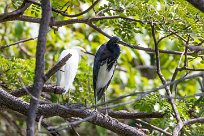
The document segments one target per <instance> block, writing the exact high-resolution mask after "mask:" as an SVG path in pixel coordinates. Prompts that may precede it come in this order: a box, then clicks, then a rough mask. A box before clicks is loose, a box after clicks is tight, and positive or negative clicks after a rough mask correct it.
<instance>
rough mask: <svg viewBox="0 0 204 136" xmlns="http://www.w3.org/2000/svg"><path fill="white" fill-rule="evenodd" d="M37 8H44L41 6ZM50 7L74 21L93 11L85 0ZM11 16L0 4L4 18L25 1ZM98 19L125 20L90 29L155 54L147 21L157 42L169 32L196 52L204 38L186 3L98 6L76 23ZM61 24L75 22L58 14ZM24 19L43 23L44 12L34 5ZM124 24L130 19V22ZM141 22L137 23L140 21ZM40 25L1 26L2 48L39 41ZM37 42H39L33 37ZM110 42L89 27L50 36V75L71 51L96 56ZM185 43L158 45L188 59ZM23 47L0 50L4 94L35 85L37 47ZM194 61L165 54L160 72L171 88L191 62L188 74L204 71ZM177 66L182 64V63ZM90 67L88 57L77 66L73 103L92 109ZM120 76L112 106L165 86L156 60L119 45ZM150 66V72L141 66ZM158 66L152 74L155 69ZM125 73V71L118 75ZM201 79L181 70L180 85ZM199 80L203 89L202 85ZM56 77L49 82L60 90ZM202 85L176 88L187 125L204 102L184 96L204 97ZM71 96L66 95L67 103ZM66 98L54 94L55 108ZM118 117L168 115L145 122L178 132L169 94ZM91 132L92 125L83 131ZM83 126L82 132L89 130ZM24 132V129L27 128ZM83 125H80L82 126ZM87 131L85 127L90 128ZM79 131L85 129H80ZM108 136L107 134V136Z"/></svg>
mask: <svg viewBox="0 0 204 136" xmlns="http://www.w3.org/2000/svg"><path fill="white" fill-rule="evenodd" d="M37 2H39V1H37ZM51 2H52V7H53V8H55V9H57V10H61V11H63V12H64V13H67V14H69V15H70V14H71V15H74V14H77V13H80V12H82V11H84V10H85V9H87V7H89V6H91V4H92V1H91V0H88V1H85V0H71V1H68V2H67V0H61V1H59V0H52V1H51ZM7 4H8V9H5V5H6V1H5V0H3V1H1V2H0V12H1V13H4V12H5V10H7V12H8V11H13V10H15V9H17V8H19V7H20V5H21V4H22V0H16V1H14V0H12V1H9V2H8V3H7ZM97 13H100V14H99V15H101V16H120V17H121V18H117V19H116V18H114V19H108V20H99V21H95V22H93V23H94V24H95V25H96V26H97V27H99V28H101V29H102V30H104V31H105V32H106V33H107V34H109V35H117V36H119V37H121V39H122V40H123V41H125V42H127V43H129V44H134V45H139V46H141V47H145V48H152V49H154V48H155V45H154V40H153V37H152V30H151V26H150V25H149V23H150V22H154V23H155V24H156V27H155V29H156V35H155V36H156V39H157V40H159V39H160V38H162V37H164V36H167V35H168V34H171V33H172V32H174V33H176V34H178V35H180V36H181V37H183V38H185V39H188V37H189V42H188V44H189V45H197V44H199V43H201V42H202V41H203V39H204V27H203V24H204V14H203V13H202V12H200V11H198V10H197V9H196V8H194V7H193V6H192V5H190V4H189V3H188V2H186V1H183V0H176V1H171V0H120V1H118V0H107V1H101V2H100V3H99V4H97V5H96V6H95V7H94V10H93V9H92V10H90V11H89V12H87V13H85V14H83V15H81V16H78V17H76V18H78V19H80V18H92V17H95V16H96V14H97ZM52 14H53V17H54V18H55V19H56V20H60V21H62V20H68V19H71V17H65V16H62V15H61V14H59V13H56V12H53V13H52ZM24 15H26V16H30V17H35V18H40V17H41V7H40V6H38V5H35V4H32V5H31V6H30V7H29V8H28V9H27V10H26V11H25V12H24ZM125 18H130V19H132V20H133V21H131V20H129V19H125ZM138 20H139V21H138ZM38 26H39V25H36V24H33V23H28V22H20V21H15V22H5V23H1V24H0V39H1V45H6V44H9V43H13V42H15V41H18V40H21V39H26V38H30V37H34V36H33V35H34V33H36V31H37V30H38ZM35 36H37V35H35ZM106 41H107V39H106V38H105V37H104V36H103V35H102V34H99V33H98V32H96V31H95V30H93V29H92V28H90V27H88V26H87V25H86V24H77V23H74V24H73V25H69V26H63V27H60V28H58V29H57V28H55V29H51V30H50V31H49V34H48V36H47V46H46V54H45V60H46V62H45V64H46V67H45V69H46V71H47V70H49V69H50V68H51V67H52V66H53V65H54V64H55V63H56V62H57V59H58V56H59V55H58V54H59V53H60V52H61V51H62V50H63V49H65V48H69V47H72V46H81V47H83V48H85V49H86V50H87V51H89V52H91V53H95V52H96V50H97V48H98V47H99V45H101V44H103V43H104V42H106ZM184 44H185V42H184V41H182V40H181V39H180V38H178V37H177V36H176V35H175V34H174V35H171V36H169V37H167V38H165V39H163V40H162V41H161V42H160V43H159V49H161V50H173V51H179V52H184V50H185V46H184ZM19 45H20V46H12V47H9V48H6V49H4V50H0V52H1V57H0V62H1V63H0V85H1V86H2V87H4V88H5V89H6V90H7V91H11V90H15V89H17V88H21V87H22V86H23V85H22V83H21V82H20V79H22V82H23V83H24V84H25V85H30V84H32V82H33V77H34V68H35V59H34V55H35V51H36V50H35V47H36V40H33V41H29V42H25V43H21V44H19ZM188 52H190V53H191V55H187V58H186V60H185V55H183V56H182V55H172V54H170V53H165V54H163V53H161V54H160V56H159V57H160V65H161V72H162V74H163V75H164V77H165V79H166V80H167V81H171V80H172V76H173V74H174V72H175V69H176V67H183V66H184V65H185V61H187V67H188V68H204V63H203V62H204V60H203V58H204V57H203V55H202V54H203V52H202V51H194V52H193V51H190V50H188ZM179 63H180V64H179ZM92 64H93V58H91V57H83V59H82V60H81V62H80V64H79V69H78V73H77V76H76V78H75V81H74V86H75V91H72V92H71V102H72V103H81V104H84V105H85V104H86V105H87V106H91V105H93V104H94V97H93V89H92ZM118 66H119V67H118V69H117V70H116V71H115V74H114V77H113V80H112V82H111V85H110V86H109V88H108V90H107V96H108V99H111V100H112V99H115V98H118V97H119V96H123V95H127V94H130V93H133V92H146V91H149V90H151V89H153V88H156V87H158V86H160V85H162V83H161V81H160V79H159V77H158V76H157V73H156V70H155V68H154V67H155V55H154V54H152V53H150V52H147V51H141V50H134V49H131V48H128V47H123V46H121V56H120V58H119V60H118ZM144 66H145V67H144ZM152 67H153V68H152ZM121 69H122V70H121ZM194 73H196V72H195V71H190V70H179V71H178V74H177V76H176V79H180V78H182V77H185V76H186V75H191V74H194ZM199 80H200V81H201V83H200V84H199V82H198V81H199ZM55 82H56V78H55V77H52V78H51V79H50V80H49V81H48V83H50V84H55ZM202 86H203V79H201V78H200V77H197V78H194V79H190V80H185V81H182V82H181V83H179V84H177V85H175V86H174V89H173V90H172V93H173V94H174V95H173V97H175V98H177V97H182V98H183V97H184V98H183V99H175V103H176V105H177V108H178V111H179V113H180V115H181V118H182V120H183V121H185V120H188V119H191V118H193V117H192V115H191V111H193V113H194V114H196V116H203V115H204V108H203V104H204V99H202V97H200V98H201V99H198V98H197V97H195V96H192V97H190V98H185V96H189V95H194V94H195V93H199V92H202V91H203V90H202ZM65 97H66V96H65ZM137 97H138V95H136V96H131V97H127V98H124V99H121V100H118V101H116V102H114V103H111V105H114V104H118V103H122V102H128V101H130V100H133V99H135V98H137ZM66 100H67V99H63V98H61V96H59V95H55V94H51V101H53V102H63V103H64V102H67V101H66ZM114 110H128V111H135V110H138V111H141V112H154V111H160V112H163V113H165V116H164V117H163V118H162V119H149V120H146V121H147V122H148V123H150V124H152V125H155V126H157V127H160V128H162V129H164V130H166V131H168V132H172V130H173V128H174V127H175V125H176V123H177V122H176V120H175V117H174V113H173V110H172V108H171V105H170V104H169V102H168V99H167V97H166V93H165V90H159V91H155V92H154V93H151V94H149V95H147V96H145V97H143V98H142V99H140V100H139V101H135V102H134V103H129V104H126V105H122V106H117V107H115V108H114ZM53 122H54V123H56V124H59V122H60V123H61V122H63V121H61V120H60V121H59V120H58V119H55V118H54V119H53ZM85 125H87V124H85ZM85 125H84V126H85ZM20 126H22V127H23V126H24V124H23V123H21V124H20ZM82 126H83V125H82ZM203 127H204V126H203V124H193V125H191V126H186V127H185V129H184V133H185V134H186V135H201V134H203V133H204V132H203ZM85 129H86V128H85ZM89 129H90V131H92V129H94V130H95V131H97V132H98V135H106V134H107V133H106V132H105V131H106V130H104V129H103V128H100V127H97V128H92V126H89ZM79 130H80V129H79ZM149 130H150V135H160V132H158V131H156V130H151V129H149ZM107 135H108V134H107ZM110 135H111V134H110Z"/></svg>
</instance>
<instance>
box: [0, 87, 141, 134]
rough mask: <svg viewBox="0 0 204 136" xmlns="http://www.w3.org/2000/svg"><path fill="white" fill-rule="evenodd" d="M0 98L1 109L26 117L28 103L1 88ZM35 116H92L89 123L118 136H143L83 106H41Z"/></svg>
mask: <svg viewBox="0 0 204 136" xmlns="http://www.w3.org/2000/svg"><path fill="white" fill-rule="evenodd" d="M0 98H1V99H0V105H1V107H2V106H3V107H6V108H9V109H11V110H14V111H17V112H19V113H21V114H24V115H27V111H28V108H29V103H26V102H24V101H22V100H21V99H19V98H16V97H14V96H12V95H10V94H9V93H7V92H6V91H4V90H3V89H1V88H0ZM37 115H38V116H41V115H43V117H45V118H48V117H53V116H60V117H62V118H69V117H71V116H73V117H80V118H86V117H90V116H92V118H90V120H89V122H90V123H92V124H95V125H98V126H101V127H104V128H106V129H109V130H111V131H113V132H115V133H117V134H119V135H124V136H127V135H134V136H145V134H144V133H143V132H141V131H139V130H138V129H136V128H134V127H131V126H128V125H126V124H123V123H121V122H119V121H117V120H116V119H112V118H110V117H106V116H104V115H103V114H101V113H99V112H96V111H92V110H90V109H86V108H85V107H84V106H82V105H79V104H72V105H69V106H67V107H65V106H62V105H59V104H43V105H40V106H39V107H38V111H37Z"/></svg>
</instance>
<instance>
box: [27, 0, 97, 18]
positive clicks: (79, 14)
mask: <svg viewBox="0 0 204 136" xmlns="http://www.w3.org/2000/svg"><path fill="white" fill-rule="evenodd" d="M28 1H29V2H31V3H33V4H36V5H38V6H41V4H40V3H38V2H36V1H33V0H28ZM99 1H100V0H96V1H95V2H94V3H93V4H92V5H91V6H90V7H89V8H87V9H86V10H84V11H82V12H80V13H78V14H74V15H69V14H66V13H65V12H63V11H61V10H58V9H55V8H52V11H54V12H56V13H59V14H61V15H62V16H66V17H78V16H81V15H83V14H85V13H87V12H89V11H90V10H91V9H93V8H94V6H95V5H96V4H98V3H99Z"/></svg>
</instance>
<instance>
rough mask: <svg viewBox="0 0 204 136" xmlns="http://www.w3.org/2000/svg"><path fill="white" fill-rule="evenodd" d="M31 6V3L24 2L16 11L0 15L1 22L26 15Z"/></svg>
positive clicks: (25, 0)
mask: <svg viewBox="0 0 204 136" xmlns="http://www.w3.org/2000/svg"><path fill="white" fill-rule="evenodd" d="M30 5H31V3H29V2H27V0H24V1H23V3H22V5H21V6H20V7H19V8H18V9H16V10H15V11H12V12H9V13H7V12H6V13H1V14H0V21H3V20H7V19H8V18H13V19H14V18H15V17H18V16H20V15H22V14H23V13H24V11H25V10H26V9H27V8H28V7H29V6H30Z"/></svg>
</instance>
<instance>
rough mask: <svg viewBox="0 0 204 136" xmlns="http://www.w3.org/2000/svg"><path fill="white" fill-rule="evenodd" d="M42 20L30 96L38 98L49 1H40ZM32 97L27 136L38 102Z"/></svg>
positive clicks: (32, 130)
mask: <svg viewBox="0 0 204 136" xmlns="http://www.w3.org/2000/svg"><path fill="white" fill-rule="evenodd" d="M41 3H42V18H41V21H40V28H39V35H38V43H37V51H36V67H35V77H34V84H33V91H32V96H34V97H35V98H37V99H38V98H39V97H40V94H41V90H42V88H43V85H44V80H43V76H44V53H45V46H46V35H47V32H48V28H49V23H50V18H51V7H50V1H49V0H42V1H41ZM37 99H34V98H33V97H32V98H31V100H30V106H29V110H28V118H27V136H34V130H35V118H36V109H37V106H38V103H39V101H38V100H37Z"/></svg>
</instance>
